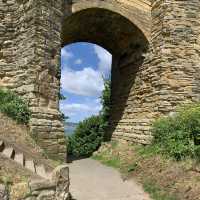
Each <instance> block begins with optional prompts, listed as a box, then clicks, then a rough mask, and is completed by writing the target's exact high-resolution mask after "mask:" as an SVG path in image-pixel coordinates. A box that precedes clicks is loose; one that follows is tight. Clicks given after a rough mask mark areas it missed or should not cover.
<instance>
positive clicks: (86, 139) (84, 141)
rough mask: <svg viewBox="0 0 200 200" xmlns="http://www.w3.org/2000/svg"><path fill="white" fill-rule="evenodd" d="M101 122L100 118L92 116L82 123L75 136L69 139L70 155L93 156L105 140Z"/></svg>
mask: <svg viewBox="0 0 200 200" xmlns="http://www.w3.org/2000/svg"><path fill="white" fill-rule="evenodd" d="M100 122H101V120H100V117H99V116H92V117H89V118H87V119H85V120H83V121H82V122H80V123H79V124H78V126H77V128H76V130H75V133H74V135H72V136H70V137H69V138H68V153H69V154H73V155H75V156H77V157H79V156H90V155H92V153H93V152H94V151H96V150H97V149H98V148H99V146H100V145H101V142H102V139H103V135H102V132H101V131H100V126H101V125H100Z"/></svg>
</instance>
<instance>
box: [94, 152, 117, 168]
mask: <svg viewBox="0 0 200 200" xmlns="http://www.w3.org/2000/svg"><path fill="white" fill-rule="evenodd" d="M92 158H93V159H94V160H98V161H100V162H101V163H103V164H104V165H106V166H109V167H113V168H115V169H120V167H121V163H120V159H119V158H118V157H113V158H106V157H105V156H104V155H94V156H92Z"/></svg>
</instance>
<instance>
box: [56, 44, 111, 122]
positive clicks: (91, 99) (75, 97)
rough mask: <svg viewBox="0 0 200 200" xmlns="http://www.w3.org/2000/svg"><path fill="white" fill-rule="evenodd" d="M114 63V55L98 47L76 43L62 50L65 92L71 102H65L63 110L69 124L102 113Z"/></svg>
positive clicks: (61, 106)
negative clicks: (104, 83)
mask: <svg viewBox="0 0 200 200" xmlns="http://www.w3.org/2000/svg"><path fill="white" fill-rule="evenodd" d="M111 63H112V56H111V54H110V53H109V52H108V51H106V50H105V49H103V48H102V47H100V46H98V45H95V44H91V43H74V44H71V45H68V46H65V47H64V48H63V49H62V51H61V68H62V70H61V87H62V89H61V92H62V94H63V95H64V96H65V97H66V98H67V99H66V100H64V101H61V103H60V109H61V111H62V112H63V113H64V114H65V115H66V116H69V120H68V121H70V122H79V121H82V120H83V119H85V118H87V117H89V116H91V115H96V114H98V113H99V111H100V109H101V103H100V99H99V97H100V96H101V92H102V90H103V89H104V85H103V77H109V76H110V71H111Z"/></svg>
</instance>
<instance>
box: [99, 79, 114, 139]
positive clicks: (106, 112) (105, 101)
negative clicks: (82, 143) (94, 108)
mask: <svg viewBox="0 0 200 200" xmlns="http://www.w3.org/2000/svg"><path fill="white" fill-rule="evenodd" d="M110 97H111V81H110V79H107V80H104V90H103V92H102V95H101V104H102V110H101V112H100V116H101V129H102V132H103V135H104V140H109V139H110V138H109V137H110V136H109V135H108V133H107V128H108V125H109V118H110V106H111V99H110Z"/></svg>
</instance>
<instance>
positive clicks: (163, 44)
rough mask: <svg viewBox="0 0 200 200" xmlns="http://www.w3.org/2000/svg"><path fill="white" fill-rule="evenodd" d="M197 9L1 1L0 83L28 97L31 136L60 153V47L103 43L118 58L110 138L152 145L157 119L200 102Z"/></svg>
mask: <svg viewBox="0 0 200 200" xmlns="http://www.w3.org/2000/svg"><path fill="white" fill-rule="evenodd" d="M199 11H200V2H199V0H191V1H190V2H188V1H186V0H183V1H178V0H165V1H163V0H154V1H152V4H151V3H150V1H147V0H103V1H102V0H101V1H100V0H95V1H94V0H73V1H64V0H58V1H53V0H51V1H47V0H35V1H32V0H23V1H22V0H0V19H1V21H0V86H5V87H9V88H11V89H13V90H15V91H17V92H18V93H19V94H20V95H22V96H23V97H24V98H26V99H27V100H28V101H29V104H30V108H31V109H32V112H33V115H32V119H31V122H30V127H31V131H32V134H33V135H34V137H35V138H36V139H37V142H38V143H39V144H40V145H41V146H42V147H43V148H44V149H45V150H46V151H47V152H48V153H49V154H50V155H51V156H52V157H63V156H64V154H65V145H64V136H63V135H64V128H63V123H62V119H61V115H60V112H59V88H60V50H61V46H64V45H67V44H70V43H73V42H93V43H96V44H99V45H101V46H102V47H104V48H106V49H107V50H109V51H110V52H111V53H112V55H113V67H112V115H111V119H110V132H112V136H113V138H117V139H126V140H129V141H132V142H139V143H144V144H146V143H149V142H150V140H151V138H152V136H151V135H150V131H149V129H150V125H151V123H152V121H153V120H154V119H155V118H157V117H158V116H160V115H165V114H168V113H170V112H172V111H174V109H175V107H176V106H177V105H179V104H182V103H183V102H186V103H187V102H191V101H198V100H199V95H200V91H199V90H200V89H199V88H200V87H199V86H200V85H199V80H200V77H199V76H200V75H199V74H200V73H199V65H200V64H199V63H200V59H199V53H200V52H199V49H200V33H199V32H200V24H199V23H200V12H199Z"/></svg>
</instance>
